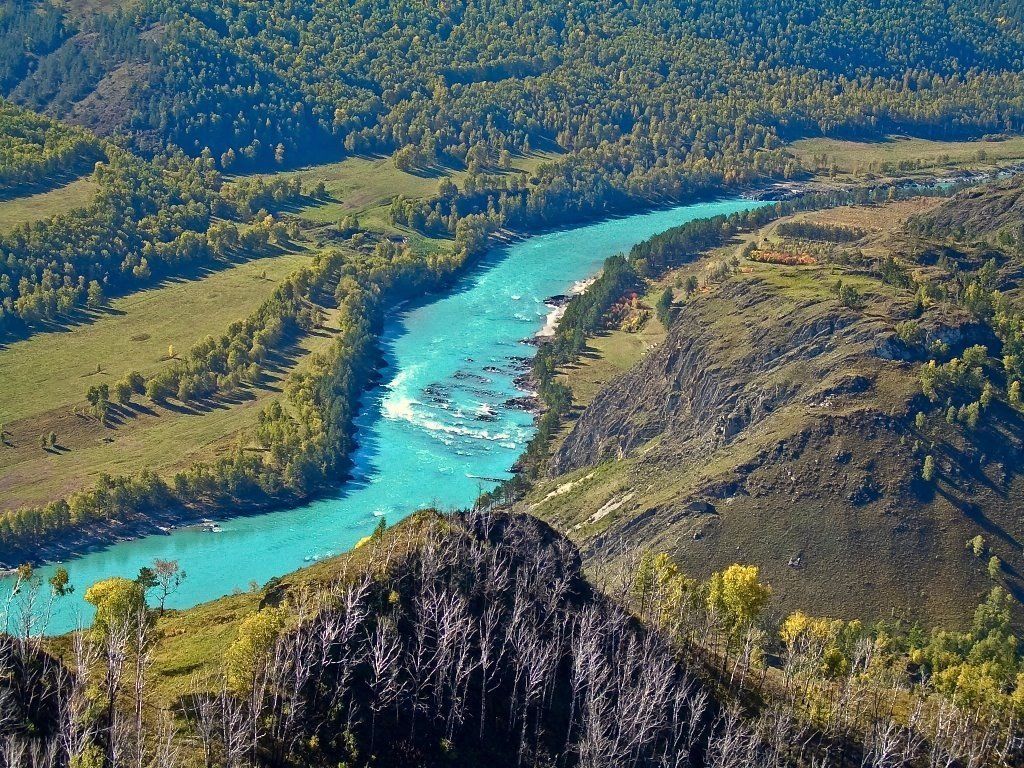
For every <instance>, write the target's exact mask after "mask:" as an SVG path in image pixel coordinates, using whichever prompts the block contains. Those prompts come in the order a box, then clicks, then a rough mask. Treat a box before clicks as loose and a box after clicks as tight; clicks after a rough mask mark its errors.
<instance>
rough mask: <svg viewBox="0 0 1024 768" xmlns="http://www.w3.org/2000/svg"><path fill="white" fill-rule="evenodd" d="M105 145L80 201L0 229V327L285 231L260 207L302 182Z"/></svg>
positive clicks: (263, 243) (279, 237) (12, 327)
mask: <svg viewBox="0 0 1024 768" xmlns="http://www.w3.org/2000/svg"><path fill="white" fill-rule="evenodd" d="M107 155H108V159H107V160H106V161H104V162H99V163H97V164H96V167H95V170H94V172H93V179H94V180H95V182H96V184H97V186H98V187H99V190H98V191H97V193H96V196H95V198H94V200H93V201H92V202H91V203H90V204H89V205H88V206H86V207H84V208H81V209H77V210H73V211H70V212H68V213H64V214H59V215H57V216H54V217H52V218H50V219H45V220H42V221H37V222H31V223H25V224H22V225H20V226H18V227H15V228H14V229H12V230H10V231H7V232H3V233H0V336H3V335H5V334H11V333H25V332H31V331H32V330H34V329H37V328H39V327H41V326H43V325H45V324H47V323H53V322H61V321H62V320H63V321H66V320H68V319H71V318H72V317H73V316H74V315H75V313H76V312H80V311H81V310H82V309H98V308H99V307H101V306H102V305H103V303H104V301H105V300H106V299H107V298H109V297H111V296H116V295H118V294H123V293H127V292H131V291H134V290H138V289H139V288H141V287H144V286H147V285H150V284H152V283H153V282H154V281H156V280H159V279H161V278H165V277H168V276H175V275H180V274H186V273H188V272H189V271H194V270H196V269H197V268H201V267H206V266H210V265H212V264H214V263H216V262H218V261H221V260H223V259H224V258H226V257H230V256H234V255H237V254H244V255H246V256H253V255H258V254H260V253H266V252H268V251H269V250H272V248H273V247H275V246H277V245H278V244H280V243H281V242H283V241H284V240H285V239H286V237H287V235H288V232H287V230H286V229H285V226H284V225H283V224H282V223H280V222H275V221H274V220H273V219H272V218H268V216H269V211H271V210H278V209H279V208H281V207H282V206H285V205H288V204H291V203H293V202H295V201H297V200H301V199H303V198H304V197H305V196H306V192H307V191H306V190H304V189H303V187H302V182H301V179H299V178H297V177H296V178H293V179H285V178H278V179H270V180H264V179H262V178H257V179H249V180H243V181H240V182H237V183H234V184H230V185H224V184H223V181H222V179H221V176H220V174H219V172H218V171H217V170H216V169H215V168H214V166H213V162H212V160H211V159H210V158H208V157H200V158H197V159H194V160H193V159H190V158H187V157H185V156H184V155H182V154H181V153H180V152H177V153H171V154H169V155H166V156H162V157H158V158H156V160H155V161H154V162H152V163H150V162H146V161H143V160H141V159H139V158H137V157H136V156H134V155H132V154H131V153H128V152H125V151H124V150H120V149H117V148H115V147H113V146H112V145H110V146H108V147H107ZM312 191H316V188H314V189H313V190H312ZM236 222H239V223H247V222H253V223H254V226H248V227H239V226H238V224H237V223H236Z"/></svg>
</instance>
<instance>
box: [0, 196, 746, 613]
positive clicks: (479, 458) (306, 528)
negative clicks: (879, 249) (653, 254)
mask: <svg viewBox="0 0 1024 768" xmlns="http://www.w3.org/2000/svg"><path fill="white" fill-rule="evenodd" d="M757 205H760V203H756V202H753V201H750V200H742V199H734V200H721V201H716V202H710V203H699V204H695V205H688V206H680V207H677V208H672V209H666V210H661V211H655V212H653V213H646V214H637V215H633V216H628V217H624V218H619V219H611V220H607V221H603V222H600V223H597V224H590V225H587V226H582V227H576V228H573V229H565V230H559V231H555V232H549V233H546V234H541V235H537V236H535V237H531V238H529V239H527V240H524V241H522V242H519V243H515V244H513V245H509V246H507V247H503V248H499V249H495V250H493V251H492V252H491V253H490V254H489V255H488V256H487V257H486V258H485V259H484V260H483V261H482V262H481V263H480V264H479V266H478V267H477V268H475V269H474V270H473V271H472V272H470V273H469V274H467V275H466V276H465V277H464V278H463V279H462V280H461V281H459V283H458V284H457V286H456V288H455V289H454V290H453V291H452V292H450V293H448V294H445V295H444V296H441V297H437V298H435V299H434V300H432V301H429V302H424V303H422V304H418V305H414V306H408V307H405V308H403V310H402V311H396V312H395V313H394V315H393V316H392V317H391V318H389V319H388V320H387V322H386V325H385V331H384V337H383V345H384V357H385V360H386V362H387V367H386V368H385V370H384V371H383V372H382V383H381V385H380V386H377V387H375V388H374V389H373V390H372V391H370V392H368V393H367V395H366V397H365V399H364V408H363V410H362V413H361V415H360V417H359V418H358V420H357V423H356V429H357V437H358V440H359V443H360V445H359V448H358V449H357V450H356V451H355V453H354V454H353V457H352V459H353V464H354V466H353V468H352V472H351V479H350V480H349V481H348V482H346V483H345V485H344V486H343V488H342V489H341V490H340V491H339V492H338V493H337V494H336V495H334V496H332V497H330V498H324V499H321V500H318V501H315V502H312V503H310V504H307V505H304V506H301V507H297V508H293V509H287V510H281V511H278V512H271V513H267V514H260V515H254V516H251V517H242V518H235V519H230V520H226V521H224V522H222V523H221V528H222V530H221V532H220V533H207V532H202V531H199V530H194V529H186V530H180V531H176V532H174V533H173V534H172V535H169V536H150V537H147V538H144V539H139V540H137V541H129V542H123V543H120V544H117V545H115V546H112V547H110V548H108V549H105V550H103V551H100V552H94V553H92V554H89V555H86V556H84V557H80V558H76V559H75V560H73V561H70V562H68V563H65V567H67V568H68V570H69V572H70V574H71V580H72V582H73V583H74V584H75V585H76V586H77V590H76V592H75V594H74V595H72V596H71V597H69V598H66V599H65V600H63V601H62V602H61V604H59V605H58V607H57V609H56V611H55V613H54V616H53V618H52V619H51V621H50V624H49V631H50V632H62V631H66V630H68V629H71V628H73V627H75V626H76V625H77V624H78V622H80V621H81V622H84V623H87V622H88V621H89V620H90V607H89V606H88V605H87V604H86V603H84V602H83V600H82V594H83V593H84V592H85V588H86V587H87V586H88V585H90V584H92V583H93V582H95V581H97V580H99V579H102V578H107V577H110V576H127V577H134V576H135V575H136V574H137V573H138V570H139V568H140V567H141V566H143V565H148V564H150V563H152V561H153V560H154V559H155V558H162V559H165V560H178V561H179V562H180V564H181V567H182V568H183V569H184V570H185V572H186V573H187V574H188V577H187V580H186V581H185V583H184V585H183V586H182V588H181V590H179V592H178V593H177V594H175V595H173V596H172V597H171V599H170V600H169V601H168V604H169V605H170V606H173V607H177V608H183V607H187V606H191V605H195V604H196V603H199V602H202V601H204V600H210V599H212V598H215V597H219V596H221V595H224V594H228V593H230V592H232V591H233V590H236V589H248V588H249V585H250V584H251V583H253V582H256V583H260V584H262V583H264V582H266V581H267V580H268V579H270V578H271V577H273V576H281V575H283V574H285V573H288V572H289V571H293V570H295V569H297V568H301V567H302V566H303V565H305V564H308V563H310V562H312V561H314V560H316V559H319V558H323V557H328V556H330V555H333V554H337V553H339V552H343V551H345V550H346V549H349V548H351V547H352V546H353V545H354V544H355V543H356V542H357V541H358V540H359V539H361V538H362V537H364V536H366V535H368V534H369V533H370V532H372V530H373V528H374V527H375V526H376V525H377V523H378V521H379V519H380V517H381V516H384V517H386V518H387V521H388V523H395V522H397V521H398V520H399V519H401V518H402V517H405V516H406V515H408V514H410V513H412V512H414V511H415V510H417V509H421V508H423V507H425V506H430V505H433V506H438V507H441V508H458V507H464V506H467V505H470V504H471V503H472V502H473V500H474V499H475V498H476V497H477V496H478V495H479V494H480V492H481V491H484V490H488V489H490V488H492V487H493V486H494V485H495V484H497V483H498V482H499V481H500V480H502V479H504V478H507V477H509V469H510V468H511V466H512V464H513V462H514V461H515V460H516V458H517V457H518V456H519V454H520V453H521V452H522V450H523V448H524V447H525V446H526V443H527V441H528V440H529V439H530V437H531V435H532V431H533V428H532V424H533V419H532V417H531V416H530V414H529V413H527V412H525V411H523V410H520V409H518V408H516V407H515V405H514V404H513V403H510V401H511V400H512V399H513V398H516V397H520V396H522V394H523V393H522V392H521V391H519V390H518V389H517V387H516V385H515V383H514V379H515V378H516V377H517V376H518V375H519V374H521V373H523V372H524V371H525V370H526V365H527V361H528V359H529V357H530V356H532V354H533V352H534V351H535V348H534V347H533V346H531V345H530V344H526V343H524V341H523V340H524V339H527V338H530V337H532V336H534V335H535V334H536V333H537V332H538V331H540V330H541V328H542V327H543V326H544V324H545V319H546V317H547V316H548V314H549V313H550V311H551V309H550V308H549V307H548V306H547V305H546V304H545V303H544V300H545V299H546V298H548V297H550V296H553V295H556V294H564V293H567V292H568V291H569V290H570V289H571V287H572V285H573V284H574V283H575V282H576V281H578V280H581V279H585V278H588V277H590V276H592V275H593V274H594V273H596V272H597V271H598V270H599V269H600V266H601V264H602V262H603V261H604V259H605V258H606V257H608V256H610V255H612V254H615V253H618V252H620V251H626V250H628V249H629V248H630V247H631V246H632V245H633V244H634V243H637V242H639V241H641V240H644V239H646V238H648V237H650V236H651V235H653V234H656V233H658V232H662V231H664V230H665V229H668V228H670V227H674V226H677V225H679V224H683V223H685V222H687V221H690V220H692V219H696V218H702V217H708V216H715V215H718V214H723V213H726V214H727V213H732V212H734V211H738V210H744V209H747V208H751V207H754V206H757ZM41 572H42V574H43V576H44V577H47V576H49V574H50V573H51V569H50V568H45V569H41ZM2 591H3V586H0V592H2ZM0 597H2V596H0Z"/></svg>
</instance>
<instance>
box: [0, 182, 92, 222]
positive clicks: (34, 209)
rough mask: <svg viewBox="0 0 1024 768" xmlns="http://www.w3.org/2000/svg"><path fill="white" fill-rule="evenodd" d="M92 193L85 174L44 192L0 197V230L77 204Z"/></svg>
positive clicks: (90, 183)
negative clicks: (1, 198)
mask: <svg viewBox="0 0 1024 768" xmlns="http://www.w3.org/2000/svg"><path fill="white" fill-rule="evenodd" d="M95 194H96V183H95V182H94V181H93V180H92V179H91V178H90V177H87V176H86V177H83V178H81V179H75V180H74V181H72V182H70V183H69V184H65V185H64V186H62V187H57V188H56V189H51V190H49V191H47V192H40V193H39V194H35V195H26V196H24V197H17V198H14V199H13V200H0V231H4V230H7V229H11V228H12V227H16V226H17V225H19V224H24V223H26V222H32V221H40V220H41V219H47V218H49V217H51V216H56V215H57V214H58V213H66V212H68V211H70V210H72V209H73V208H81V207H82V206H85V205H88V204H89V202H90V201H91V200H92V198H93V195H95Z"/></svg>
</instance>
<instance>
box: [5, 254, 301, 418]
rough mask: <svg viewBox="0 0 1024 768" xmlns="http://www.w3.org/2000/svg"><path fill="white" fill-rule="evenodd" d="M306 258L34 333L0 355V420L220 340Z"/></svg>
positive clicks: (258, 266)
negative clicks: (67, 326)
mask: <svg viewBox="0 0 1024 768" xmlns="http://www.w3.org/2000/svg"><path fill="white" fill-rule="evenodd" d="M309 258H310V254H309V253H308V252H304V251H300V252H295V253H286V254H283V255H280V256H271V257H267V258H261V259H254V260H252V261H248V262H244V263H241V264H236V265H233V266H231V267H229V268H226V269H222V270H220V271H217V272H211V273H209V274H208V275H207V276H206V277H204V278H202V279H200V280H188V281H181V282H170V283H168V284H165V285H162V286H160V287H157V288H152V289H149V290H146V291H140V292H138V293H135V294H132V295H130V296H125V297H123V298H119V299H115V300H114V301H112V302H111V304H110V310H109V312H106V313H103V314H100V315H99V316H98V318H97V319H96V320H95V321H94V322H92V323H88V324H86V325H80V326H74V327H72V328H70V329H68V330H66V331H56V332H52V333H40V334H36V335H34V336H32V337H30V338H28V339H26V340H24V341H18V342H15V343H13V344H11V345H10V346H8V347H6V348H2V349H0V420H3V421H4V422H5V423H6V422H11V421H15V420H18V419H23V418H26V417H28V416H32V415H33V414H37V413H40V412H42V411H47V410H50V409H52V408H54V407H57V406H60V405H70V404H72V403H76V402H79V401H81V400H82V399H83V398H84V395H85V390H86V389H87V388H88V387H89V386H91V385H93V384H103V383H107V384H110V383H113V382H114V381H116V380H117V379H118V378H120V377H121V376H122V375H123V374H124V373H126V372H127V371H130V370H138V371H140V372H141V373H143V374H152V373H154V372H155V371H156V370H158V369H159V368H160V367H161V366H163V365H165V364H166V356H167V351H168V345H171V344H173V345H174V348H175V350H176V351H178V352H184V351H186V350H187V349H188V348H189V347H190V346H191V345H192V344H194V343H195V342H197V341H199V340H200V339H202V338H204V337H205V336H207V335H208V334H219V333H223V332H224V331H225V330H226V329H227V326H228V325H229V324H230V323H232V322H233V321H235V320H240V319H242V318H244V317H245V316H246V315H248V314H249V313H250V312H251V311H252V310H253V309H255V308H256V307H257V306H258V305H259V304H260V302H262V301H263V300H264V299H265V298H266V297H267V296H268V295H269V294H270V293H271V291H273V289H274V287H275V286H276V285H277V283H278V282H279V281H280V280H281V278H283V277H285V276H287V275H289V274H291V273H292V272H294V271H295V270H296V269H298V268H299V267H300V266H301V265H302V264H304V263H306V262H307V261H308V260H309Z"/></svg>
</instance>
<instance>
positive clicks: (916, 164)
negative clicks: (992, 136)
mask: <svg viewBox="0 0 1024 768" xmlns="http://www.w3.org/2000/svg"><path fill="white" fill-rule="evenodd" d="M790 151H792V153H793V154H794V155H795V156H796V157H797V158H799V159H800V161H801V163H803V165H804V166H805V167H806V168H808V169H810V170H815V169H816V168H819V169H821V170H825V169H827V168H828V167H829V166H832V165H835V167H836V168H837V169H838V171H839V172H840V173H846V174H848V173H867V172H871V173H910V172H913V171H915V170H935V169H939V168H954V167H958V168H981V167H990V166H992V165H998V164H1000V163H1005V162H1010V161H1014V160H1024V137H1022V136H1013V137H1008V138H1005V139H1002V140H977V141H930V140H928V139H913V138H907V137H900V136H893V137H889V138H888V139H886V140H884V141H872V142H863V141H844V140H841V139H828V138H817V139H804V140H801V141H797V142H794V143H793V144H792V145H790ZM822 156H824V158H825V163H824V164H821V163H819V162H816V160H815V158H821V157H822Z"/></svg>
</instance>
